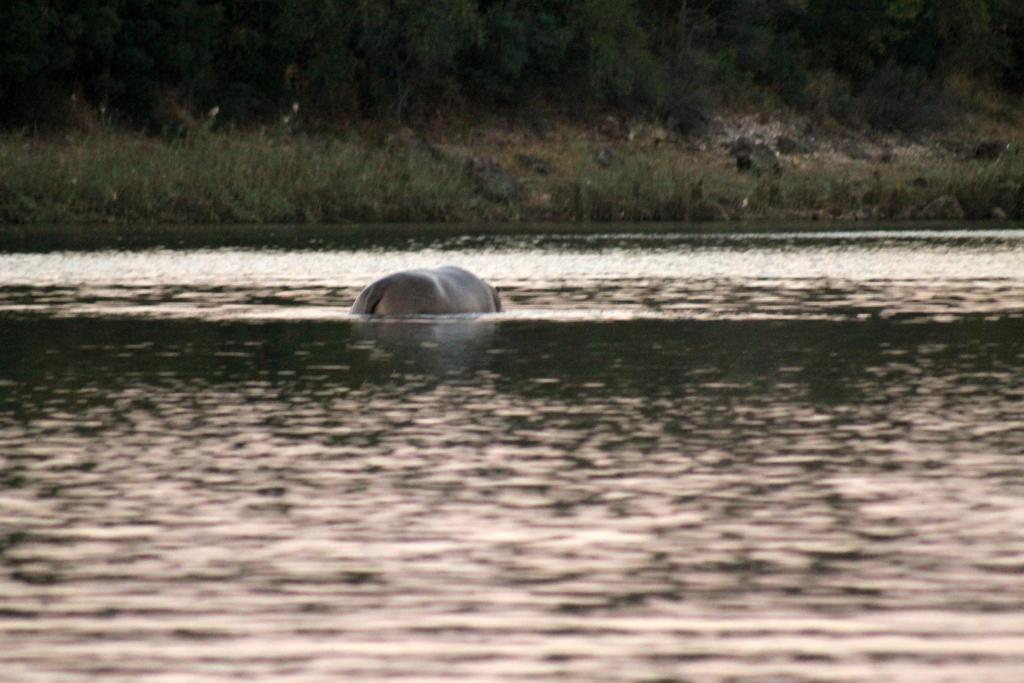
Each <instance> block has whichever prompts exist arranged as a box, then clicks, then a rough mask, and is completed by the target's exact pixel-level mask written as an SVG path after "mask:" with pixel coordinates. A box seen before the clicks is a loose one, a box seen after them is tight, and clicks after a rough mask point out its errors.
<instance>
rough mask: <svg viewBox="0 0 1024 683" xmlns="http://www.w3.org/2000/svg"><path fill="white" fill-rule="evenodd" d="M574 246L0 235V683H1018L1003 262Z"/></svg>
mask: <svg viewBox="0 0 1024 683" xmlns="http://www.w3.org/2000/svg"><path fill="white" fill-rule="evenodd" d="M560 230H562V229H559V228H557V227H554V228H548V229H522V230H519V229H516V228H508V229H505V230H502V231H499V232H497V233H494V234H486V233H483V232H475V231H473V230H460V231H458V232H452V230H451V229H450V228H438V227H431V226H423V227H422V228H420V229H398V228H384V227H380V228H374V227H367V228H334V229H312V228H296V227H289V226H280V227H276V228H259V229H257V228H251V229H248V228H231V229H226V228H225V229H220V228H209V229H186V228H172V229H166V230H159V229H149V230H144V229H139V230H137V231H127V232H126V231H121V230H113V229H103V228H88V227H87V228H81V229H75V230H70V229H63V228H62V229H56V230H45V229H39V230H35V229H28V228H25V229H17V230H16V229H14V228H2V229H0V672H3V673H0V680H10V681H18V682H19V683H30V682H34V681H47V682H50V681H58V682H65V681H66V682H71V681H76V682H77V681H82V680H90V681H110V682H117V683H121V682H124V683H127V682H129V681H131V682H139V681H160V682H161V683H163V682H170V681H190V682H203V681H225V680H234V679H244V680H263V681H275V682H278V681H281V682H284V683H293V682H300V681H301V682H306V681H328V680H332V681H340V680H344V681H378V680H383V679H396V680H403V679H405V680H416V681H421V680H438V681H451V680H502V681H517V680H518V681H536V680H585V681H654V680H663V681H675V680H679V681H724V680H729V681H864V682H867V681H871V682H873V683H874V682H879V681H910V680H913V681H961V680H971V681H1013V680H1024V231H1022V230H1019V229H999V230H995V229H992V230H955V229H926V230H882V229H879V230H857V231H845V232H844V231H810V232H809V231H806V230H796V229H790V230H787V229H786V228H785V227H784V226H783V227H781V228H780V229H777V230H773V231H769V230H757V231H746V232H745V231H744V229H743V228H741V227H738V228H735V229H733V230H731V231H722V230H718V231H716V232H704V233H702V232H695V231H693V229H691V228H686V227H685V226H659V228H658V229H657V230H656V231H654V232H651V231H638V230H637V228H636V226H628V225H624V226H603V227H602V226H597V227H594V228H591V229H589V230H588V231H585V232H579V233H572V232H566V231H560ZM446 263H453V264H457V265H462V266H464V267H466V268H469V269H470V270H473V271H474V272H476V273H477V274H479V275H481V276H482V277H484V278H486V279H487V280H489V281H490V282H492V283H493V284H494V285H496V286H497V287H498V288H499V289H500V291H501V295H502V298H503V301H504V304H505V308H506V310H505V311H504V312H502V313H499V314H492V315H482V316H453V317H445V318H437V319H425V318H424V319H412V320H390V321H377V322H370V321H367V320H365V319H359V318H357V317H353V316H351V315H349V313H348V307H349V306H350V305H351V303H352V301H353V300H354V298H355V296H356V295H357V294H358V292H359V290H360V289H361V288H362V287H363V286H365V285H366V284H368V283H369V282H370V281H371V280H373V279H374V278H376V277H379V276H381V275H383V274H386V273H388V272H391V271H394V270H397V269H401V268H407V267H418V266H437V265H443V264H446Z"/></svg>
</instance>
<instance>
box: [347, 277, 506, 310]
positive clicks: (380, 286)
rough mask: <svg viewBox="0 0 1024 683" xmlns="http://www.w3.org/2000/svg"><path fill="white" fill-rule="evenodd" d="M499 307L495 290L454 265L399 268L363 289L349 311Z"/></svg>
mask: <svg viewBox="0 0 1024 683" xmlns="http://www.w3.org/2000/svg"><path fill="white" fill-rule="evenodd" d="M500 310H501V300H500V299H499V298H498V291H497V290H496V289H495V288H494V287H491V286H490V285H489V284H487V283H486V282H484V281H483V280H481V279H480V278H478V277H477V276H476V275H473V273H471V272H469V271H468V270H464V269H462V268H459V267H457V266H443V267H441V268H435V269H427V268H418V269H416V270H403V271H401V272H399V273H392V274H391V275H388V276H386V277H382V278H381V279H379V280H377V281H376V282H374V283H373V284H371V285H370V286H369V287H367V288H366V289H364V290H363V291H362V293H360V294H359V297H358V298H357V299H356V302H355V303H354V304H352V312H353V313H358V314H365V315H424V314H426V315H451V314H454V313H494V312H496V311H500Z"/></svg>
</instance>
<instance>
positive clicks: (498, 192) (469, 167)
mask: <svg viewBox="0 0 1024 683" xmlns="http://www.w3.org/2000/svg"><path fill="white" fill-rule="evenodd" d="M463 168H464V169H465V171H466V174H467V175H468V176H469V177H470V178H472V179H473V181H474V182H475V183H476V186H477V189H479V190H480V193H481V194H483V195H484V196H485V197H487V198H488V199H493V200H494V201H500V202H505V201H510V200H513V199H515V198H517V197H518V196H519V181H518V180H516V179H515V178H514V177H513V176H512V174H510V173H509V172H508V171H506V170H505V168H504V167H503V166H502V165H501V164H499V163H498V162H497V161H495V160H494V159H492V158H490V157H472V158H470V159H468V160H467V161H466V163H465V164H464V166H463Z"/></svg>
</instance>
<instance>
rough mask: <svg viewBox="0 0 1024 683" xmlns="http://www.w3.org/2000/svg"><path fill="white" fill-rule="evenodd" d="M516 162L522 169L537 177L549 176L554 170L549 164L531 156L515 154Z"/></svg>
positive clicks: (545, 160)
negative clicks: (531, 172)
mask: <svg viewBox="0 0 1024 683" xmlns="http://www.w3.org/2000/svg"><path fill="white" fill-rule="evenodd" d="M516 162H517V163H518V164H519V165H520V166H522V167H523V168H525V169H527V170H530V171H533V172H534V173H536V174H537V175H550V174H551V172H552V171H554V170H555V168H554V166H552V164H551V162H550V161H548V160H547V159H542V158H541V157H537V156H533V155H532V154H517V155H516Z"/></svg>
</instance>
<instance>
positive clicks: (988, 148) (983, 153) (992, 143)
mask: <svg viewBox="0 0 1024 683" xmlns="http://www.w3.org/2000/svg"><path fill="white" fill-rule="evenodd" d="M1009 147H1010V146H1009V145H1008V144H1006V141H1005V140H986V141H984V142H980V143H978V145H977V146H976V147H975V148H974V158H975V159H984V160H986V161H992V160H994V159H998V158H999V157H1001V156H1003V154H1005V153H1006V152H1007V150H1008V149H1009Z"/></svg>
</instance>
